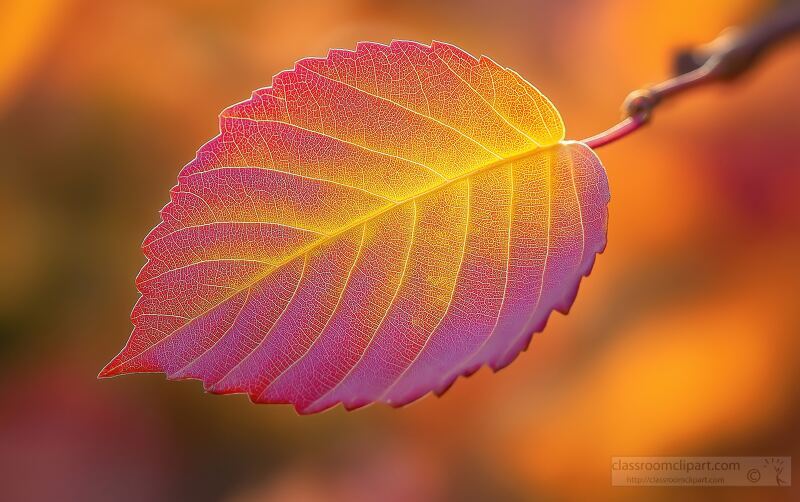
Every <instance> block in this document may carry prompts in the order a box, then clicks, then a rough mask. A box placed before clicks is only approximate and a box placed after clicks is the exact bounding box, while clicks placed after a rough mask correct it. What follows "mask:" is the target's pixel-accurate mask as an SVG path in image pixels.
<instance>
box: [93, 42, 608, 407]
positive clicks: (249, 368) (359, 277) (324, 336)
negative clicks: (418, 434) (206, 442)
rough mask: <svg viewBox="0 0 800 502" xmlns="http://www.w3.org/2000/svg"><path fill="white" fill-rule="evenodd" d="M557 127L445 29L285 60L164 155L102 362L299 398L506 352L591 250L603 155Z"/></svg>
mask: <svg viewBox="0 0 800 502" xmlns="http://www.w3.org/2000/svg"><path fill="white" fill-rule="evenodd" d="M563 138H564V127H563V124H562V121H561V118H560V116H559V114H558V112H557V110H556V109H555V108H554V107H553V105H552V104H551V103H550V102H549V101H548V100H547V99H546V98H545V97H544V96H542V95H541V93H539V91H538V90H537V89H536V88H534V87H533V86H532V85H530V84H529V83H528V82H526V81H525V80H524V79H522V78H521V77H520V76H519V75H517V74H516V73H514V72H513V71H511V70H508V69H505V68H502V67H500V66H499V65H497V64H496V63H495V62H493V61H492V60H490V59H488V58H486V57H481V58H480V59H475V58H473V57H472V56H470V55H469V54H467V53H465V52H464V51H462V50H460V49H458V48H456V47H454V46H451V45H448V44H444V43H438V42H434V43H433V44H432V45H431V46H426V45H422V44H418V43H414V42H406V41H395V42H392V44H391V45H389V46H385V45H381V44H375V43H362V44H359V45H358V47H357V49H356V50H355V51H346V50H333V51H330V53H329V54H328V57H327V58H310V59H303V60H301V61H299V62H298V63H297V64H296V66H295V68H294V69H293V70H289V71H285V72H282V73H280V74H278V75H277V76H276V77H275V78H274V79H273V82H272V85H271V86H270V87H267V88H264V89H260V90H257V91H255V92H254V93H253V95H252V97H251V98H250V99H249V100H247V101H244V102H241V103H238V104H236V105H233V106H231V107H230V108H228V109H226V110H225V111H223V112H222V114H221V115H220V134H219V135H218V136H217V137H216V138H214V139H213V140H211V141H210V142H209V143H207V144H206V145H204V146H203V147H202V148H201V149H200V150H199V151H198V153H197V156H196V158H195V159H194V160H193V161H192V162H190V163H189V164H188V165H186V166H185V167H184V168H183V170H182V171H181V173H180V175H179V178H178V181H179V182H178V185H177V186H175V187H174V188H173V189H172V191H171V199H170V202H169V203H168V204H167V205H166V206H165V207H164V208H163V209H162V211H161V217H162V221H161V223H160V224H159V225H158V226H156V227H155V228H154V229H153V230H152V231H151V232H150V234H149V235H148V236H147V237H146V238H145V240H144V243H143V245H142V248H143V251H144V253H145V255H146V256H147V258H148V261H147V264H146V265H145V266H144V267H143V268H142V270H141V272H140V273H139V276H138V277H137V280H136V284H137V287H138V289H139V292H140V293H141V297H140V299H139V301H138V302H137V303H136V305H135V307H134V309H133V312H132V314H131V319H132V321H133V324H134V326H135V327H134V330H133V333H132V335H131V337H130V339H129V340H128V343H127V344H126V345H125V347H124V348H123V350H122V351H121V352H120V354H119V355H117V356H116V357H115V358H114V359H113V360H112V361H111V362H110V363H109V364H108V365H107V366H106V367H105V369H103V371H102V373H101V376H113V375H119V374H123V373H134V372H153V371H159V372H164V373H166V375H167V376H168V378H170V379H185V378H194V379H200V380H202V382H203V384H204V387H205V389H206V390H208V391H210V392H214V393H223V394H227V393H247V394H248V395H249V396H250V398H251V399H252V400H253V401H254V402H259V403H291V404H294V406H295V408H296V409H297V410H298V411H299V412H301V413H313V412H317V411H321V410H324V409H327V408H330V407H331V406H334V405H336V404H337V403H343V404H344V406H345V407H346V408H347V409H353V408H356V407H359V406H363V405H366V404H369V403H372V402H375V401H382V402H386V403H389V404H391V405H396V406H397V405H403V404H406V403H408V402H410V401H413V400H415V399H417V398H419V397H421V396H422V395H424V394H425V393H427V392H429V391H433V392H435V393H437V394H441V393H442V392H444V391H445V390H446V389H447V388H448V387H449V386H450V385H451V384H452V383H453V381H455V379H456V378H458V376H460V375H469V374H471V373H472V372H474V371H476V370H477V369H478V368H480V367H481V366H482V365H484V364H486V365H489V366H490V367H491V368H493V369H495V370H497V369H500V368H502V367H504V366H506V365H507V364H508V363H510V362H511V361H512V360H513V359H514V358H515V357H516V356H517V355H518V354H519V352H520V351H522V350H524V349H525V348H526V347H527V345H528V343H529V342H530V338H531V336H532V334H533V333H534V332H536V331H539V330H541V329H542V328H543V327H544V325H545V322H546V320H547V318H548V316H549V314H550V312H551V311H552V310H553V309H558V310H561V311H563V312H566V311H567V310H568V309H569V306H570V305H571V303H572V301H573V299H574V297H575V294H576V292H577V288H578V284H579V282H580V279H581V277H582V276H584V275H587V274H588V273H589V271H590V269H591V267H592V264H593V262H594V257H595V254H596V253H598V252H601V251H602V249H603V248H604V246H605V233H606V221H607V209H606V206H607V203H608V185H607V180H606V175H605V171H604V170H603V167H602V166H601V164H600V162H599V160H598V159H597V157H596V156H595V155H594V153H593V152H592V151H591V150H590V149H589V148H588V147H586V146H585V145H583V144H580V143H575V142H565V141H563Z"/></svg>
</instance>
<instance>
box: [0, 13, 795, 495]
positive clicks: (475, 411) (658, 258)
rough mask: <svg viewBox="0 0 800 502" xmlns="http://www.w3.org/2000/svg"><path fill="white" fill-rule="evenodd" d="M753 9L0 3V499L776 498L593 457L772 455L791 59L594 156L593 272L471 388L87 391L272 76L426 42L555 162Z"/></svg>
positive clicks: (785, 441) (780, 384) (786, 400)
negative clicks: (537, 98)
mask: <svg viewBox="0 0 800 502" xmlns="http://www.w3.org/2000/svg"><path fill="white" fill-rule="evenodd" d="M772 7H773V3H772V2H764V1H757V0H705V1H700V2H699V1H697V0H663V1H647V2H645V1H641V2H632V1H628V0H607V1H599V0H572V1H569V2H548V1H544V0H539V1H530V0H513V1H507V2H501V1H491V2H481V1H478V0H457V1H456V0H448V1H443V0H442V1H437V2H429V1H416V2H407V3H401V2H380V1H367V0H337V1H336V2H332V1H318V2H305V1H293V2H272V1H268V2H247V1H228V2H210V1H198V0H180V1H169V2H168V1H163V0H138V1H130V2H122V1H102V2H100V1H92V0H21V1H16V0H2V1H0V159H2V160H0V231H1V232H2V237H1V239H2V240H1V241H0V242H2V244H0V499H3V500H36V501H38V500H82V501H93V500H122V501H125V500H131V501H139V500H154V501H158V500H201V501H203V500H226V501H242V502H243V501H255V500H276V501H278V500H280V501H282V500H299V501H316V500H331V499H332V500H355V501H361V500H364V501H366V500H373V499H376V498H380V499H381V500H389V501H391V500H398V501H399V500H415V501H426V500H485V499H493V500H531V499H545V500H553V499H556V500H560V499H589V498H591V499H595V500H597V499H600V500H604V499H621V500H641V499H645V498H646V499H648V500H669V499H674V498H675V497H676V496H680V497H681V498H684V499H686V500H713V499H721V500H722V499H724V500H771V499H776V500H781V499H784V500H789V499H792V498H793V497H794V500H797V498H796V497H797V491H794V492H792V491H791V490H789V489H774V488H773V489H766V488H765V489H753V488H748V489H744V488H705V489H689V488H612V487H611V486H610V459H611V457H612V456H623V455H642V456H645V455H696V456H708V455H795V459H796V460H800V430H798V427H797V424H798V423H800V364H798V362H797V361H798V355H800V351H799V350H798V349H800V336H798V335H800V263H799V262H798V254H799V253H800V205H798V189H799V188H800V149H798V146H797V145H798V140H800V97H798V89H799V88H800V39H796V40H793V41H790V42H788V43H786V44H783V45H782V46H780V47H779V48H778V49H777V50H776V51H775V52H773V53H771V54H770V55H769V56H768V57H767V58H766V59H765V60H764V61H762V63H761V64H760V65H759V66H758V67H756V68H755V69H754V70H753V71H751V72H750V73H749V74H747V75H745V77H744V78H742V79H740V80H738V81H736V82H735V83H733V84H729V85H718V86H714V87H709V88H702V89H699V90H696V91H692V92H691V93H690V94H687V95H685V96H684V97H682V98H680V99H678V100H676V102H675V103H668V104H667V105H665V106H663V107H662V108H660V109H659V110H658V111H657V113H656V117H655V120H654V122H653V123H652V125H650V126H648V127H646V128H645V129H642V130H641V131H639V132H637V133H635V134H634V135H632V136H630V137H628V138H626V139H624V140H622V141H619V142H617V143H615V144H613V145H610V146H607V147H604V148H602V149H601V150H600V155H601V157H602V159H603V161H604V163H605V166H606V168H607V170H608V176H609V181H610V186H611V194H612V201H611V205H610V222H609V230H608V233H609V245H608V248H607V249H606V252H605V253H604V254H603V255H601V256H600V257H599V259H598V261H597V264H596V266H595V269H594V272H593V273H592V275H591V276H590V277H589V279H587V280H584V281H583V284H582V286H581V292H580V294H579V295H578V298H577V301H576V302H575V304H574V306H573V308H572V312H571V314H570V315H569V316H566V317H565V316H562V315H560V314H554V316H553V318H552V319H551V322H550V323H549V325H548V327H547V329H546V331H545V332H544V333H541V334H538V335H536V336H535V337H534V340H533V342H532V345H531V348H530V350H529V351H528V352H527V353H525V354H523V355H522V356H520V357H519V359H517V361H516V362H515V363H514V364H512V365H511V366H509V367H508V368H507V369H505V370H503V371H501V372H499V373H497V374H492V373H491V372H490V371H488V370H487V369H483V370H481V371H480V372H478V373H477V374H476V375H475V376H473V377H472V378H469V379H467V380H463V379H462V380H460V381H459V382H458V383H456V385H455V386H454V387H453V388H452V389H451V390H450V391H449V392H448V393H447V394H445V396H444V397H443V398H440V399H437V398H435V397H430V396H428V397H426V398H424V399H423V400H421V401H419V402H417V403H414V404H412V405H410V406H408V407H406V408H404V409H400V410H394V409H390V408H387V407H384V406H372V407H368V408H366V409H362V410H360V411H357V412H353V413H346V412H344V411H343V410H342V409H341V408H336V409H334V410H332V411H330V412H327V413H324V414H321V415H314V416H306V417H299V416H297V415H296V414H295V412H294V411H293V409H292V408H290V407H288V406H255V405H252V404H250V403H249V402H248V400H247V398H246V397H243V396H226V397H218V396H211V395H206V394H204V393H203V392H202V389H201V385H200V384H199V383H198V382H182V383H179V382H166V381H165V380H164V378H163V376H162V375H138V376H129V377H122V378H116V379H112V380H104V381H98V380H96V375H97V373H98V371H99V370H100V369H101V367H102V366H103V365H104V364H105V363H106V362H107V361H108V360H109V359H110V358H111V357H112V356H113V355H115V354H116V353H117V351H118V350H119V348H120V347H121V346H122V344H123V343H124V341H125V340H126V339H127V337H128V335H129V333H130V330H131V325H130V321H129V319H128V316H129V312H130V309H131V307H132V305H133V303H134V302H135V300H136V298H137V293H136V289H135V287H134V284H133V280H134V277H135V276H136V273H137V272H138V270H139V268H140V267H141V266H142V265H143V263H144V258H143V256H142V254H141V252H140V250H139V245H140V243H141V240H142V238H143V237H144V235H145V234H146V233H147V232H148V230H149V229H150V228H151V227H153V226H154V225H155V224H156V223H157V222H158V209H159V208H161V207H162V205H163V204H164V203H165V202H166V201H167V200H168V190H169V188H170V187H172V185H173V184H174V182H175V179H176V176H177V173H178V171H179V169H180V168H181V166H183V165H184V164H185V163H186V162H188V161H189V160H191V159H192V157H193V156H194V152H195V150H196V149H197V147H199V146H200V145H201V144H202V143H204V142H205V141H206V140H208V139H210V138H211V137H213V136H214V135H215V134H216V132H217V122H216V116H217V114H218V113H219V112H220V111H221V110H222V109H223V108H224V107H226V106H227V105H229V104H232V103H235V102H237V101H240V100H242V99H245V98H247V97H248V96H249V95H250V92H251V90H253V89H255V88H258V87H263V86H266V85H268V84H269V83H270V80H271V77H272V75H274V74H275V73H277V72H279V71H281V70H283V69H285V68H289V67H291V66H292V64H293V63H294V61H295V60H297V59H299V58H302V57H304V56H322V55H325V54H326V52H327V50H328V49H329V48H331V47H342V48H354V47H355V44H356V42H357V41H359V40H373V41H378V42H389V41H390V40H391V39H393V38H404V39H413V40H418V41H421V42H426V43H427V42H430V41H431V40H433V39H438V40H443V41H447V42H451V43H454V44H456V45H459V46H461V47H463V48H464V49H466V50H467V51H469V52H471V53H472V54H475V55H478V54H481V53H483V54H486V55H488V56H491V57H492V58H494V59H495V60H496V61H498V62H499V63H501V64H502V65H505V66H509V67H511V68H514V69H516V70H517V71H518V72H519V73H520V74H522V75H523V76H524V77H526V78H527V79H528V80H530V81H531V82H532V83H534V84H535V85H536V86H537V87H539V88H540V89H541V90H542V91H543V92H544V93H545V94H546V95H547V96H548V97H550V98H551V100H552V101H553V102H554V103H555V104H556V106H557V107H558V108H559V109H560V111H561V113H562V115H563V117H564V120H565V122H566V124H567V131H568V137H569V138H572V139H580V138H584V137H587V136H591V135H592V134H594V133H596V132H599V131H600V130H603V129H605V128H607V127H609V126H610V125H612V124H613V123H615V122H616V121H617V119H618V107H619V104H620V103H621V102H622V100H623V98H624V97H625V95H626V94H627V93H628V91H630V90H632V89H635V88H637V87H639V86H641V85H643V84H647V83H651V82H657V81H660V80H662V79H664V78H666V77H668V76H669V73H670V68H671V61H672V58H673V56H674V54H675V52H676V51H677V50H679V49H681V48H683V47H687V46H692V45H695V44H699V43H704V42H708V41H710V40H712V39H713V38H714V37H716V36H717V35H718V34H719V33H720V31H721V30H723V29H724V28H725V27H727V26H730V25H740V24H747V23H748V22H750V21H752V20H754V19H756V18H757V17H758V16H759V15H761V14H762V13H764V12H765V11H767V10H769V9H771V8H772ZM795 478H796V477H795ZM795 482H798V481H797V479H795Z"/></svg>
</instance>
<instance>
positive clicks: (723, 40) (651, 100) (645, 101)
mask: <svg viewBox="0 0 800 502" xmlns="http://www.w3.org/2000/svg"><path fill="white" fill-rule="evenodd" d="M797 32H800V3H798V2H790V3H787V4H786V5H784V6H783V7H780V8H778V9H776V10H774V11H773V12H772V13H770V14H769V15H768V16H766V17H765V18H764V19H762V20H761V21H760V22H758V23H757V24H756V25H754V26H753V27H751V28H750V29H748V30H746V31H744V30H739V29H732V28H729V29H727V30H725V31H724V32H723V33H722V34H721V35H720V36H719V37H717V38H716V39H715V40H714V41H713V42H711V43H710V44H708V45H706V46H702V47H699V48H696V49H694V50H690V51H684V52H683V53H680V54H678V56H677V57H676V60H675V61H676V65H675V66H676V73H677V76H675V77H673V78H671V79H669V80H665V81H664V82H661V83H658V84H655V85H651V86H649V87H645V88H643V89H638V90H636V91H633V92H632V93H630V94H629V95H628V97H627V98H626V99H625V102H624V103H623V104H622V121H620V122H619V123H618V124H616V125H614V126H613V127H611V128H609V129H607V130H605V131H603V132H601V133H598V134H595V135H594V136H591V137H589V138H586V139H584V140H582V141H583V143H586V145H587V146H589V147H590V148H599V147H601V146H604V145H607V144H609V143H613V142H614V141H617V140H618V139H620V138H624V137H625V136H627V135H628V134H630V133H632V132H633V131H636V130H637V129H639V128H641V127H642V126H643V125H645V124H646V123H647V122H649V121H650V117H651V116H652V113H653V109H654V108H655V107H656V106H657V105H658V104H660V103H661V102H663V101H664V100H666V99H667V98H672V97H673V96H677V95H680V94H683V93H684V92H685V91H687V90H689V89H694V88H695V87H699V86H701V85H704V84H708V83H712V82H719V81H730V80H733V79H735V78H736V77H738V76H739V75H741V74H743V73H745V72H746V71H747V70H749V69H750V68H752V67H753V66H754V65H755V63H756V61H757V60H758V59H759V58H760V57H761V55H762V54H764V52H766V49H768V48H770V47H772V46H773V45H775V44H776V43H777V42H780V41H782V40H784V39H785V38H787V37H788V36H789V35H792V34H794V33H797Z"/></svg>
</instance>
